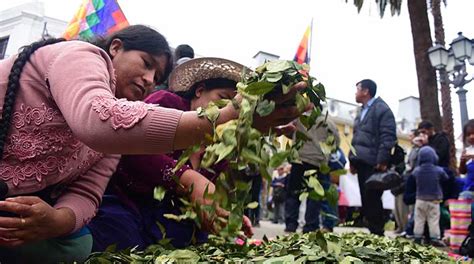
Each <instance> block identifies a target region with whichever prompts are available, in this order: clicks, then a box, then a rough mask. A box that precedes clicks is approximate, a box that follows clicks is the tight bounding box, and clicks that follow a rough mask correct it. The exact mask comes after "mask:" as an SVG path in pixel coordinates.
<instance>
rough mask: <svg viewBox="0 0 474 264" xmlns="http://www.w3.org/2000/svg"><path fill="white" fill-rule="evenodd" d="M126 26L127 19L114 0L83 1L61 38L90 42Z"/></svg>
mask: <svg viewBox="0 0 474 264" xmlns="http://www.w3.org/2000/svg"><path fill="white" fill-rule="evenodd" d="M128 25H129V24H128V21H127V18H125V15H124V14H123V12H122V10H121V9H120V6H119V4H118V3H117V1H116V0H84V1H83V2H82V4H81V7H80V8H79V10H78V11H77V13H76V15H75V16H74V18H73V19H72V20H71V22H69V25H68V26H67V28H66V32H64V35H63V37H64V38H65V39H77V38H80V39H84V40H90V39H91V38H93V37H96V36H105V35H107V34H109V33H112V32H114V31H117V30H119V29H122V28H124V27H127V26H128Z"/></svg>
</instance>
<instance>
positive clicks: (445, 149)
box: [418, 120, 462, 201]
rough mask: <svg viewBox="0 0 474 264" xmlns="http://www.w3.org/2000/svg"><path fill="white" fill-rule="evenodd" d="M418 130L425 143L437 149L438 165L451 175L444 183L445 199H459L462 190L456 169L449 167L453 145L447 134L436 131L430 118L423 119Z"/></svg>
mask: <svg viewBox="0 0 474 264" xmlns="http://www.w3.org/2000/svg"><path fill="white" fill-rule="evenodd" d="M418 132H419V133H420V137H421V139H422V142H423V145H424V146H425V145H428V146H430V147H432V148H433V149H434V150H435V151H436V155H438V157H439V161H438V164H437V165H438V166H441V167H442V168H443V169H444V171H445V172H446V173H447V174H448V176H449V178H448V179H447V180H446V181H445V182H443V184H442V188H443V198H444V200H445V201H446V200H448V199H457V198H458V196H459V193H460V192H461V191H462V190H461V189H459V187H458V184H457V179H456V174H455V172H454V170H452V169H451V168H450V167H449V152H450V149H451V147H450V144H449V139H448V136H447V134H446V133H445V132H443V131H439V132H436V131H435V129H434V126H433V124H432V123H431V122H430V121H428V120H423V121H421V122H420V123H419V124H418Z"/></svg>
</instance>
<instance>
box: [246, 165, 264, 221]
mask: <svg viewBox="0 0 474 264" xmlns="http://www.w3.org/2000/svg"><path fill="white" fill-rule="evenodd" d="M245 174H246V177H247V178H248V179H250V180H251V181H252V187H251V188H250V201H249V203H252V202H257V207H255V208H247V209H245V212H244V213H245V215H246V216H247V217H248V218H250V221H251V222H252V226H255V227H260V213H261V204H262V203H261V201H260V198H261V194H262V185H263V179H262V176H261V175H260V172H259V171H258V169H256V170H252V169H251V168H250V167H248V168H247V169H246V170H245Z"/></svg>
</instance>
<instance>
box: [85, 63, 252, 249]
mask: <svg viewBox="0 0 474 264" xmlns="http://www.w3.org/2000/svg"><path fill="white" fill-rule="evenodd" d="M243 70H244V67H243V66H242V65H240V64H238V63H236V62H233V61H230V60H226V59H221V58H198V59H193V60H189V61H187V62H185V63H183V64H181V65H179V66H178V67H177V68H176V69H175V70H174V71H173V72H172V73H171V76H170V79H169V84H170V90H171V91H172V92H169V91H157V92H155V93H154V94H152V95H150V96H149V97H148V98H147V99H146V100H145V102H147V103H152V104H159V105H160V106H163V107H169V108H175V109H179V110H182V111H195V110H196V109H197V108H198V107H206V106H207V105H208V104H209V102H212V101H216V100H219V99H232V98H233V97H234V96H235V94H236V91H235V90H236V88H235V86H236V83H237V82H238V81H239V80H240V79H241V74H242V72H243ZM181 153H182V151H175V152H174V153H170V154H167V155H166V154H162V155H133V156H131V155H126V156H123V157H122V159H121V161H120V163H119V165H118V168H117V171H116V173H115V175H114V177H113V180H112V183H111V184H110V188H109V189H110V192H108V194H107V195H105V196H104V198H103V204H102V205H101V207H100V209H99V212H98V214H97V216H96V217H95V218H94V219H93V220H92V221H91V223H90V224H89V229H90V230H91V233H92V234H93V237H94V246H93V251H103V250H105V249H106V248H107V247H108V246H109V245H112V244H116V245H117V248H118V249H124V248H128V247H135V246H138V247H139V248H140V249H143V248H145V247H146V246H148V245H150V244H152V243H156V242H157V241H159V240H160V239H162V238H164V236H165V234H164V232H163V230H162V228H163V227H164V230H165V231H166V238H169V239H171V243H172V244H173V245H174V246H175V247H185V246H187V245H189V244H190V243H191V241H192V240H193V236H194V238H195V239H196V240H195V241H196V242H198V243H199V242H204V241H205V240H206V239H207V232H208V231H210V232H213V231H215V230H213V228H212V220H210V219H204V226H205V227H204V228H203V230H199V229H198V228H197V226H196V225H195V224H194V222H192V221H180V222H176V221H175V220H170V219H167V218H165V217H164V216H163V215H164V214H175V215H180V214H181V212H180V210H179V208H180V206H181V203H180V202H179V200H178V198H179V197H180V196H183V195H184V194H185V193H186V191H187V190H188V189H190V188H191V185H193V192H192V193H191V194H190V196H191V197H190V199H191V200H192V201H198V202H200V203H205V202H206V201H203V198H202V197H203V196H204V192H205V189H206V186H209V187H208V189H209V192H213V190H214V184H213V183H212V182H213V181H214V180H215V178H216V176H217V175H219V172H220V171H222V170H223V169H225V167H226V164H225V163H224V164H223V163H219V164H217V165H215V166H214V167H213V168H212V169H213V171H215V173H210V172H209V171H207V170H200V169H199V163H200V158H201V156H200V153H196V154H194V155H192V156H191V158H190V162H188V164H186V165H184V166H183V167H182V168H181V169H180V170H179V171H178V172H177V173H176V174H173V173H172V172H171V170H172V169H173V168H174V167H175V165H176V163H177V159H178V158H179V156H180V155H181ZM174 177H177V178H178V179H179V184H177V183H176V181H175V178H174ZM158 185H160V186H164V187H165V188H166V189H167V190H168V191H167V195H166V197H165V198H164V199H163V200H162V201H157V200H155V199H154V195H153V191H154V188H155V186H158ZM218 214H220V216H226V215H227V214H228V213H227V212H225V211H224V210H221V211H219V212H218ZM157 222H159V223H160V225H161V226H159V225H157V224H156V223H157ZM242 229H243V231H244V232H245V233H246V235H247V236H251V235H252V229H251V224H250V221H249V220H248V218H246V217H245V218H244V222H243V227H242Z"/></svg>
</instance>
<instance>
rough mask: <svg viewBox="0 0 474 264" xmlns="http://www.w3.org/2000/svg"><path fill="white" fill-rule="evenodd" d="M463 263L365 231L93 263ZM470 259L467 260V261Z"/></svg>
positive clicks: (115, 255)
mask: <svg viewBox="0 0 474 264" xmlns="http://www.w3.org/2000/svg"><path fill="white" fill-rule="evenodd" d="M368 262H369V263H464V262H462V261H456V259H454V258H450V257H449V256H448V253H447V252H444V251H441V250H439V249H437V248H434V247H432V246H422V245H419V244H416V243H413V242H412V241H410V240H407V239H404V238H394V239H392V238H388V237H383V236H376V235H372V234H367V233H356V232H351V233H344V234H335V233H321V232H320V231H317V232H311V233H306V234H298V233H294V234H292V235H288V236H283V237H276V238H274V239H270V240H269V239H266V238H265V237H264V238H263V241H246V242H244V243H235V242H234V241H227V240H225V239H224V238H222V237H212V236H211V237H210V239H209V242H208V243H206V244H202V245H199V246H190V247H188V248H186V249H173V248H171V247H168V246H166V245H160V244H157V245H151V246H150V247H148V248H147V249H146V250H144V251H139V250H136V249H128V250H123V251H119V252H114V251H112V250H110V251H107V252H101V253H94V254H93V255H91V257H90V258H89V259H88V260H87V261H86V263H88V264H95V263H156V264H157V263H263V264H270V263H275V264H276V263H368ZM465 263H467V261H466V262H465Z"/></svg>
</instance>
